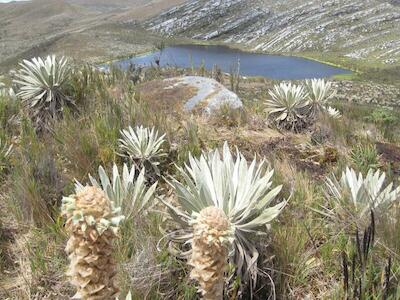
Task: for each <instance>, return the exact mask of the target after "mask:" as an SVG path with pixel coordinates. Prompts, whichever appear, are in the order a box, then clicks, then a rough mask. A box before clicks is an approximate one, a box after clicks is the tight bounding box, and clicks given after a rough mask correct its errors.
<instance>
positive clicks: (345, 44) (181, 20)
mask: <svg viewBox="0 0 400 300" xmlns="http://www.w3.org/2000/svg"><path fill="white" fill-rule="evenodd" d="M145 26H146V27H147V28H148V29H150V30H153V31H156V32H159V33H162V34H164V35H168V36H174V35H184V36H187V37H190V38H196V39H203V40H215V39H217V40H221V41H225V42H234V43H240V44H243V45H246V46H247V47H249V48H252V49H254V50H259V51H268V52H288V53H289V52H298V51H311V50H312V51H316V50H317V51H333V50H334V51H337V50H338V49H339V51H340V52H341V53H342V54H343V55H345V56H348V57H351V58H354V59H367V58H375V59H378V60H381V61H382V62H385V63H387V64H394V63H396V62H398V61H399V59H400V40H399V38H398V32H397V31H398V28H400V6H399V5H398V4H396V2H393V1H378V0H356V1H351V0H344V1H336V0H324V1H319V0H311V1H307V2H304V1H296V0H289V1H272V0H266V1H250V0H226V1H219V0H199V1H187V2H185V3H184V4H182V5H179V6H177V7H174V8H173V9H171V10H169V11H166V12H164V13H162V14H161V15H159V16H158V17H155V18H153V19H151V20H150V21H148V22H146V23H145Z"/></svg>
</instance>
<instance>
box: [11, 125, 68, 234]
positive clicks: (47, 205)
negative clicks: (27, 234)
mask: <svg viewBox="0 0 400 300" xmlns="http://www.w3.org/2000/svg"><path fill="white" fill-rule="evenodd" d="M14 155H15V164H14V165H13V168H12V171H11V174H10V176H11V188H10V191H9V193H8V196H7V198H8V200H9V201H8V204H9V206H10V208H11V209H12V210H13V212H14V214H15V216H16V217H17V220H18V221H20V222H22V223H32V224H34V225H36V226H46V225H48V224H51V223H53V222H54V220H55V218H56V210H57V207H58V205H59V204H60V202H59V201H60V195H61V192H62V190H63V188H64V180H63V176H62V175H61V172H60V169H59V166H58V165H57V162H56V159H55V155H54V153H53V152H52V149H51V147H48V145H46V144H43V143H42V142H41V141H40V140H39V139H38V137H37V135H36V133H35V129H34V128H33V127H32V126H31V125H30V122H29V121H26V122H24V124H23V126H22V133H21V140H20V145H19V147H18V148H16V150H15V152H14Z"/></svg>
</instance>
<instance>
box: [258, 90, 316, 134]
mask: <svg viewBox="0 0 400 300" xmlns="http://www.w3.org/2000/svg"><path fill="white" fill-rule="evenodd" d="M269 95H270V96H271V98H270V99H268V100H267V101H266V103H265V104H266V106H267V112H268V117H269V118H270V119H271V121H272V122H273V123H274V124H275V125H276V126H277V127H278V128H283V129H288V130H295V131H298V130H300V129H302V128H304V127H305V126H306V124H307V122H308V119H307V116H308V115H307V107H308V105H309V102H308V100H307V97H308V94H307V92H306V91H305V89H304V88H303V87H302V86H299V85H294V84H291V83H281V84H279V85H275V86H274V88H273V90H270V91H269Z"/></svg>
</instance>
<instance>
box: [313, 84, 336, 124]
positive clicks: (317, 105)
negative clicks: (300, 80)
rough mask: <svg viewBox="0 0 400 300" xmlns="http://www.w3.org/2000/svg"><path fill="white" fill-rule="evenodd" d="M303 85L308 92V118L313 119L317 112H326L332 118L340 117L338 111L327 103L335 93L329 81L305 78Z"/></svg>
mask: <svg viewBox="0 0 400 300" xmlns="http://www.w3.org/2000/svg"><path fill="white" fill-rule="evenodd" d="M305 86H306V90H307V92H308V100H309V117H310V118H312V119H314V118H315V117H317V115H318V114H319V113H327V114H328V115H330V116H332V117H334V118H338V117H340V112H339V111H338V110H336V109H335V108H333V107H331V106H329V105H328V101H329V100H331V99H332V98H333V97H334V96H335V95H336V92H335V91H334V90H333V88H332V83H331V82H329V81H325V80H324V79H311V80H306V84H305Z"/></svg>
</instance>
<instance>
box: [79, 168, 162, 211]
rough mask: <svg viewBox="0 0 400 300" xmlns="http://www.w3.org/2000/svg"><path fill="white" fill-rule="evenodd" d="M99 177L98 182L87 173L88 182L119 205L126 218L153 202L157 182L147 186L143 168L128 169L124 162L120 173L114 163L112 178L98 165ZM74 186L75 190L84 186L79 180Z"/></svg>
mask: <svg viewBox="0 0 400 300" xmlns="http://www.w3.org/2000/svg"><path fill="white" fill-rule="evenodd" d="M99 178H100V183H99V182H98V181H97V180H96V179H95V178H94V177H92V176H91V175H89V180H90V184H91V185H92V186H95V187H98V188H101V189H103V191H104V192H105V193H106V195H107V197H108V198H109V199H110V200H111V201H113V202H114V203H115V205H116V206H118V207H121V209H122V214H123V215H124V216H125V217H126V219H130V218H134V217H137V216H138V215H139V214H140V213H142V212H144V210H146V209H147V208H148V207H149V206H151V204H153V202H154V197H155V190H156V188H157V182H156V183H154V184H153V185H152V186H150V187H147V185H146V178H145V170H144V169H142V170H141V171H140V172H138V171H136V169H135V167H134V166H132V168H131V169H129V168H128V166H127V165H126V164H124V166H123V168H122V174H120V173H119V171H118V167H117V166H116V165H115V164H114V167H113V170H112V178H109V176H108V175H107V173H106V171H105V170H104V168H103V167H102V166H100V167H99ZM75 187H76V190H77V191H80V190H82V189H83V188H84V186H83V185H82V184H81V183H79V182H76V185H75Z"/></svg>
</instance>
